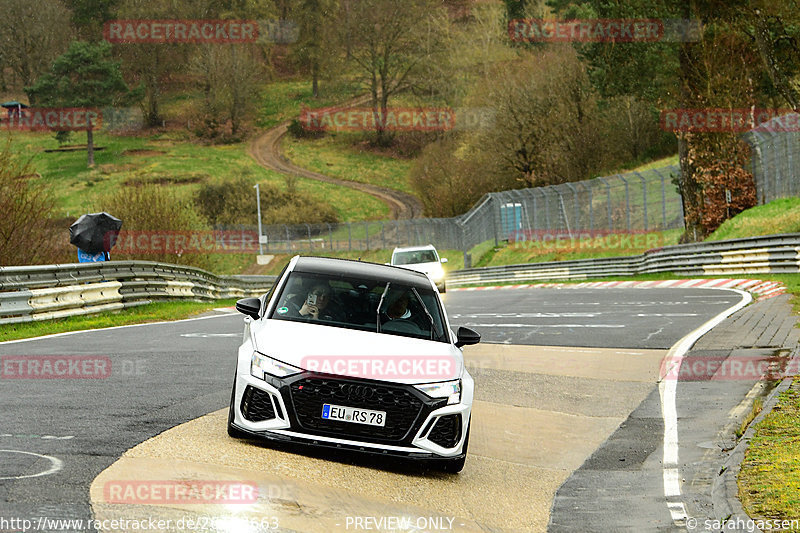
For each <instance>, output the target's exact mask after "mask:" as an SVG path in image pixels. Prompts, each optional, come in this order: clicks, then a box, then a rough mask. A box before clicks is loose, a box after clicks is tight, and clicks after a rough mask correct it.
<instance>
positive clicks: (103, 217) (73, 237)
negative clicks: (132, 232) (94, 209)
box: [69, 212, 122, 254]
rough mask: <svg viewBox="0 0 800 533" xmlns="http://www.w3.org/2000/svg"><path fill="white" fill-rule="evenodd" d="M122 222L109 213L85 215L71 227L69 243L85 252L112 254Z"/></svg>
mask: <svg viewBox="0 0 800 533" xmlns="http://www.w3.org/2000/svg"><path fill="white" fill-rule="evenodd" d="M121 227H122V221H121V220H120V219H118V218H117V217H113V216H111V215H109V214H108V213H105V212H103V213H90V214H88V215H83V216H81V218H79V219H78V220H76V221H75V222H74V223H73V224H72V225H71V226H70V227H69V242H70V243H71V244H74V245H75V246H77V247H78V248H80V249H81V250H83V251H84V252H89V253H91V254H98V253H100V252H110V251H111V247H112V246H114V244H116V242H117V233H119V229H120V228H121Z"/></svg>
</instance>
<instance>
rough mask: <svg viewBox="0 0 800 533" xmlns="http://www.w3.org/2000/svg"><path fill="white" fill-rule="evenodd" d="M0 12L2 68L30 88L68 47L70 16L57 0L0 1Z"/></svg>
mask: <svg viewBox="0 0 800 533" xmlns="http://www.w3.org/2000/svg"><path fill="white" fill-rule="evenodd" d="M0 13H2V16H0V50H1V51H2V52H0V55H2V68H10V69H11V71H12V72H13V73H14V74H15V75H16V77H17V78H18V79H19V80H20V81H21V82H22V83H21V85H22V86H28V85H32V84H33V82H35V81H36V78H37V77H38V76H39V75H40V74H42V73H44V72H46V71H47V69H49V68H50V65H51V64H52V62H53V60H54V59H55V58H56V57H58V56H59V55H61V54H62V53H64V51H65V50H66V49H67V46H69V43H70V41H71V40H72V37H73V33H72V28H71V26H70V13H69V11H68V10H67V8H66V7H64V5H63V4H62V3H61V2H60V1H59V0H0Z"/></svg>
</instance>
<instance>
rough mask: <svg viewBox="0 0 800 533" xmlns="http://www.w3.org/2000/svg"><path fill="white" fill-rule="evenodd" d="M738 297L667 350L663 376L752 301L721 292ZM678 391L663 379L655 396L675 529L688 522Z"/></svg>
mask: <svg viewBox="0 0 800 533" xmlns="http://www.w3.org/2000/svg"><path fill="white" fill-rule="evenodd" d="M721 290H729V291H734V292H736V293H738V294H739V295H740V296H741V297H742V299H741V300H740V301H739V303H737V304H736V305H734V306H732V307H729V308H728V309H726V310H724V311H722V312H721V313H719V314H718V315H717V316H715V317H714V318H712V319H711V320H709V321H708V322H706V323H705V324H703V325H702V326H700V327H699V328H697V329H695V330H694V331H692V332H691V333H689V334H688V335H686V336H684V337H683V338H682V339H681V340H679V341H678V342H677V343H675V344H674V345H673V346H672V348H670V350H669V352H667V355H666V356H665V357H664V365H663V368H664V374H663V376H678V375H679V373H680V367H681V363H682V362H683V357H684V356H685V355H686V352H688V351H689V349H690V348H691V347H692V346H693V345H694V343H695V342H697V340H698V339H699V338H700V337H702V336H703V335H705V334H706V333H708V332H709V331H710V330H711V329H712V328H714V327H715V326H717V325H719V324H720V322H722V321H723V320H725V319H726V318H728V317H729V316H730V315H732V314H733V313H735V312H736V311H738V310H739V309H741V308H743V307H744V306H746V305H747V304H749V303H750V302H751V301H752V299H753V297H752V296H750V293H748V292H744V291H741V290H738V289H721ZM677 391H678V380H677V378H676V377H668V378H667V379H664V377H662V378H661V379H660V380H659V384H658V392H659V395H660V397H661V416H662V418H663V419H664V451H663V460H662V468H663V477H664V497H665V498H666V500H667V508H668V509H669V512H670V515H671V516H672V521H673V522H674V523H675V525H677V526H683V525H684V524H685V522H686V520H687V519H688V515H687V513H686V506H685V504H684V503H683V501H681V500H680V497H681V486H680V465H679V464H678V449H679V441H678V410H677V406H676V398H677Z"/></svg>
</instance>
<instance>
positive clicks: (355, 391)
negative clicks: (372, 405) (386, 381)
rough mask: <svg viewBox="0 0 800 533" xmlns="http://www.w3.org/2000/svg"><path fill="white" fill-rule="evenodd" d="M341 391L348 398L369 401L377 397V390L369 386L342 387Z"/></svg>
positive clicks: (344, 385)
mask: <svg viewBox="0 0 800 533" xmlns="http://www.w3.org/2000/svg"><path fill="white" fill-rule="evenodd" d="M340 388H341V391H342V392H343V393H345V394H346V395H347V397H348V398H352V399H360V400H369V399H370V398H372V397H373V396H374V395H375V390H374V389H373V388H372V387H370V386H368V385H350V384H347V383H345V384H342V385H340Z"/></svg>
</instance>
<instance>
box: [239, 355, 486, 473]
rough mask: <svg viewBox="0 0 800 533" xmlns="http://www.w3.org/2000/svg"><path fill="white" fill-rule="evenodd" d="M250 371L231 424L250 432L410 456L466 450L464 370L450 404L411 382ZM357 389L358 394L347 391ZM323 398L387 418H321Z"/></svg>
mask: <svg viewBox="0 0 800 533" xmlns="http://www.w3.org/2000/svg"><path fill="white" fill-rule="evenodd" d="M246 370H247V373H242V372H239V373H237V377H236V384H235V387H236V389H235V392H234V402H233V408H234V416H233V425H234V426H235V427H236V428H237V429H239V430H241V431H243V432H245V433H247V434H248V435H251V436H253V437H258V438H264V439H269V440H273V441H282V442H296V443H301V444H308V445H313V446H316V447H329V448H337V449H351V450H357V451H360V452H365V453H374V454H380V455H392V456H400V457H407V458H412V459H455V458H460V457H462V456H463V453H462V448H463V444H464V440H465V438H466V434H467V430H468V424H469V419H470V418H469V417H470V411H471V403H472V392H473V382H472V378H471V377H469V375H468V374H466V373H465V377H466V378H467V379H462V396H461V398H462V401H461V403H459V404H454V405H446V400H444V399H436V400H433V399H431V398H428V397H427V396H426V395H425V394H423V393H422V392H420V391H418V390H417V389H415V388H414V387H412V386H411V385H403V384H395V383H385V382H380V381H373V380H363V379H353V378H344V377H340V376H329V375H320V374H313V375H312V374H311V373H305V372H304V373H301V374H296V375H294V376H290V377H288V378H284V379H279V378H274V377H272V376H267V378H266V380H260V379H258V378H255V377H253V376H251V375H250V373H249V365H248V366H247V367H246ZM353 388H357V389H358V391H361V394H356V395H355V396H353V395H352V394H351V395H350V396H346V395H345V394H344V392H343V390H346V391H349V390H351V389H353ZM466 389H468V390H466ZM358 391H357V392H358ZM323 403H333V404H336V405H346V406H350V407H360V408H365V409H375V410H383V411H386V413H387V415H386V425H385V427H383V428H381V427H376V426H368V425H364V424H351V423H346V422H338V421H328V420H323V419H322V418H321V413H322V404H323Z"/></svg>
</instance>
